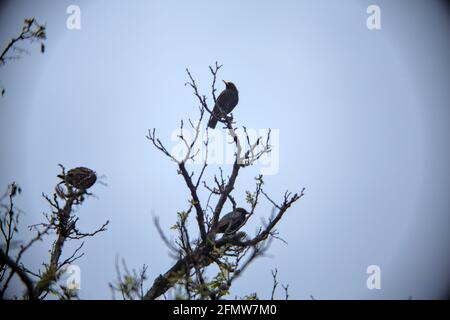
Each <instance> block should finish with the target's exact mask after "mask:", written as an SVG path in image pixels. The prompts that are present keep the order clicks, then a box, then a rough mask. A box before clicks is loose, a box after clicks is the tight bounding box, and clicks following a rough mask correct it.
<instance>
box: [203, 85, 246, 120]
mask: <svg viewBox="0 0 450 320" xmlns="http://www.w3.org/2000/svg"><path fill="white" fill-rule="evenodd" d="M222 81H223V83H225V90H223V91H222V92H221V93H220V95H219V96H218V97H217V99H216V104H215V105H214V108H213V110H212V114H211V117H210V118H209V122H208V127H210V128H211V129H214V128H215V127H216V124H217V121H218V120H219V119H222V118H225V117H226V116H227V114H229V113H230V112H231V111H233V109H234V107H236V105H237V104H238V102H239V92H238V90H237V88H236V86H235V85H234V83H232V82H227V81H225V80H222Z"/></svg>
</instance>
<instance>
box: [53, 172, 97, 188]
mask: <svg viewBox="0 0 450 320" xmlns="http://www.w3.org/2000/svg"><path fill="white" fill-rule="evenodd" d="M58 178H60V179H61V180H63V181H61V182H60V183H63V182H65V183H67V184H70V185H71V186H72V187H74V188H77V189H79V190H86V189H88V188H90V187H92V186H93V185H94V183H95V182H96V181H97V175H96V174H95V172H94V171H93V170H91V169H89V168H85V167H77V168H74V169H70V170H69V171H67V173H66V174H65V175H62V174H59V175H58Z"/></svg>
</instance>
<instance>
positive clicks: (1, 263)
mask: <svg viewBox="0 0 450 320" xmlns="http://www.w3.org/2000/svg"><path fill="white" fill-rule="evenodd" d="M60 167H61V174H60V175H59V176H60V177H64V176H65V175H66V172H65V169H64V167H63V166H62V165H60ZM19 193H20V188H19V187H18V186H17V185H16V184H15V183H13V184H11V185H10V186H9V188H8V190H7V192H6V193H5V194H4V195H3V196H2V197H1V201H2V203H1V205H0V209H1V212H0V213H1V215H0V231H1V235H2V237H3V238H2V243H4V244H2V246H1V247H0V299H3V298H5V295H6V294H7V291H8V288H9V284H10V282H11V280H12V279H13V277H14V276H15V275H17V276H18V277H19V279H20V280H21V282H22V283H23V284H24V286H25V288H26V293H25V294H24V295H23V297H22V298H25V299H44V298H45V297H46V296H47V295H48V294H54V295H56V296H57V297H59V298H61V299H70V298H74V297H76V293H77V292H76V290H72V289H71V288H67V287H66V286H64V285H59V284H58V280H59V278H60V277H61V276H62V275H63V274H64V272H65V270H66V267H67V266H69V265H70V264H72V263H73V262H74V261H76V260H77V259H79V258H81V257H82V256H83V253H81V249H82V247H83V245H84V241H82V242H81V244H80V245H79V246H78V247H77V249H75V251H74V252H73V253H72V254H70V255H69V256H67V257H65V258H63V247H64V244H65V243H66V242H67V241H80V240H83V239H84V238H87V237H93V236H95V235H96V234H97V233H99V232H103V231H105V230H106V227H107V225H108V223H109V221H107V222H106V223H104V224H103V225H102V226H101V227H100V228H98V229H97V230H95V231H93V232H82V231H80V230H79V229H78V227H77V222H78V220H79V218H78V216H77V215H76V213H75V209H76V208H77V207H79V206H81V205H82V204H83V202H84V201H85V199H86V197H88V196H91V195H92V194H91V193H90V192H88V191H87V190H86V189H77V188H76V187H74V186H73V185H71V184H69V183H68V182H66V181H65V180H62V181H61V182H60V183H58V184H57V185H56V187H55V192H54V193H53V195H52V196H51V197H50V196H47V195H45V194H43V195H42V196H43V197H44V199H45V200H46V201H47V203H48V205H49V206H50V209H51V212H50V213H43V216H44V222H42V223H39V224H35V225H31V226H29V230H30V231H32V232H34V236H33V237H32V239H31V240H30V241H29V242H28V243H26V244H25V245H20V247H19V248H18V250H13V249H14V246H16V244H15V242H14V241H15V240H14V237H15V235H16V234H17V232H18V230H19V229H18V223H19V217H20V213H21V211H20V210H17V209H16V208H15V206H14V201H13V200H14V197H16V196H17V195H18V194H19ZM5 199H7V203H6V204H3V201H4V200H5ZM51 235H55V236H56V238H55V240H54V242H53V245H52V248H51V250H50V257H49V261H48V262H44V263H43V266H44V268H43V270H38V271H32V270H30V269H29V268H27V267H26V266H25V265H23V264H22V258H23V255H24V254H25V253H26V252H27V251H28V250H29V249H30V248H31V247H32V246H33V244H35V243H36V242H38V241H42V240H44V238H45V237H46V236H51ZM15 251H16V252H15ZM18 298H19V297H18Z"/></svg>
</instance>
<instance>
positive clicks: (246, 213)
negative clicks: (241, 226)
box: [236, 208, 250, 217]
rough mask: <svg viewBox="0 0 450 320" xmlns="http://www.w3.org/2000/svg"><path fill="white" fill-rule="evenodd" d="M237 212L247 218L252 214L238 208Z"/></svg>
mask: <svg viewBox="0 0 450 320" xmlns="http://www.w3.org/2000/svg"><path fill="white" fill-rule="evenodd" d="M236 212H239V213H240V214H242V215H244V216H245V217H247V216H248V215H249V214H250V212H248V211H247V210H245V209H244V208H236Z"/></svg>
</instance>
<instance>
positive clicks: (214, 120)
mask: <svg viewBox="0 0 450 320" xmlns="http://www.w3.org/2000/svg"><path fill="white" fill-rule="evenodd" d="M216 125H217V118H216V117H214V116H213V115H211V117H210V118H209V122H208V127H210V128H211V129H214V128H216Z"/></svg>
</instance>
